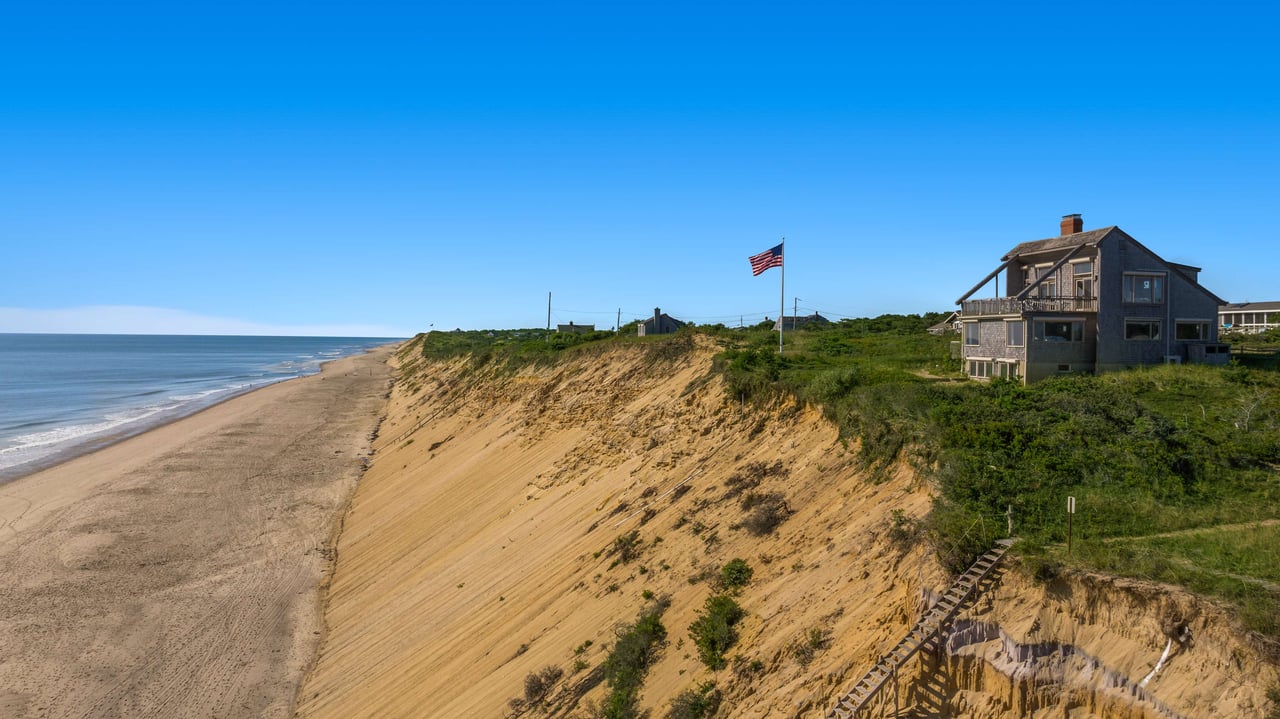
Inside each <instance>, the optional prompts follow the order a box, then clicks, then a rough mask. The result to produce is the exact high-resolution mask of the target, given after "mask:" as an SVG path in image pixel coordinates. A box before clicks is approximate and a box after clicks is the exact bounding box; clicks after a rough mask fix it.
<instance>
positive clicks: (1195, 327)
mask: <svg viewBox="0 0 1280 719" xmlns="http://www.w3.org/2000/svg"><path fill="white" fill-rule="evenodd" d="M1173 338H1174V339H1179V340H1189V341H1193V342H1207V341H1208V340H1209V322H1208V321H1198V320H1197V321H1181V320H1179V321H1178V322H1175V323H1173Z"/></svg>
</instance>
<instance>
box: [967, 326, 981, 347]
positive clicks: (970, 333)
mask: <svg viewBox="0 0 1280 719" xmlns="http://www.w3.org/2000/svg"><path fill="white" fill-rule="evenodd" d="M981 338H982V335H981V333H979V332H978V323H977V322H965V323H964V343H965V344H966V345H969V346H970V347H973V346H977V345H979V344H981V343H982V342H981Z"/></svg>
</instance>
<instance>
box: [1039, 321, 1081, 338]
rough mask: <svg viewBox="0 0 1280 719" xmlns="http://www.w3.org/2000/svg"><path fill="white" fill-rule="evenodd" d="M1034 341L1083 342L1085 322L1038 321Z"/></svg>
mask: <svg viewBox="0 0 1280 719" xmlns="http://www.w3.org/2000/svg"><path fill="white" fill-rule="evenodd" d="M1032 330H1033V331H1032V335H1031V337H1032V339H1034V340H1036V341H1037V342H1083V341H1084V321H1083V320H1036V321H1035V322H1034V323H1033V324H1032Z"/></svg>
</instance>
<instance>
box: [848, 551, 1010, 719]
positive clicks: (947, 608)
mask: <svg viewBox="0 0 1280 719" xmlns="http://www.w3.org/2000/svg"><path fill="white" fill-rule="evenodd" d="M1012 544H1013V540H1012V539H1001V540H999V541H997V542H996V546H994V547H992V548H991V550H990V551H988V552H987V553H986V554H983V555H982V556H981V557H978V560H977V561H976V562H974V563H973V566H971V567H969V569H967V570H965V573H964V574H961V575H960V576H959V577H956V580H955V581H954V582H952V583H951V586H950V587H949V588H948V589H947V591H946V593H945V594H943V595H942V598H941V599H939V600H938V601H937V603H935V604H934V605H933V606H932V607H930V608H929V611H927V612H925V613H924V616H923V617H921V618H920V621H918V622H916V624H915V626H913V627H912V628H911V631H909V632H907V635H906V636H905V637H903V638H902V640H901V641H899V642H898V644H897V645H896V646H895V647H894V648H893V649H892V650H890V651H889V653H888V654H885V655H883V656H881V657H880V660H879V661H877V662H876V664H875V666H873V667H871V670H870V671H868V672H867V673H866V674H865V675H864V676H863V677H862V678H861V679H859V680H858V683H857V684H854V685H853V688H852V689H850V690H849V691H848V693H846V694H845V695H844V696H843V697H841V698H840V700H839V701H837V702H836V705H835V706H834V707H832V708H831V711H829V712H827V719H857V718H858V717H861V716H862V714H861V712H862V711H863V708H864V707H866V706H867V705H868V704H869V703H870V702H871V700H872V699H874V698H875V697H876V696H877V695H879V694H880V692H881V691H882V690H883V689H884V688H885V686H887V685H888V684H889V680H890V679H893V680H894V681H893V682H892V684H893V690H894V704H895V705H896V704H897V691H898V682H897V678H898V669H899V667H901V666H902V665H903V664H905V663H906V662H907V660H909V659H911V657H913V656H915V654H916V652H918V651H920V648H921V647H922V646H923V645H924V644H925V643H927V642H929V641H930V640H931V639H940V638H941V635H942V630H944V629H945V628H946V627H947V625H949V624H950V623H951V620H952V619H953V618H954V617H955V614H956V612H957V611H958V610H959V609H960V607H961V606H962V605H963V604H964V603H965V602H966V601H967V600H968V599H969V597H970V596H972V595H973V592H974V590H975V589H977V587H978V585H979V584H980V583H981V582H982V580H983V579H986V577H987V575H988V574H990V573H991V570H993V569H995V567H996V565H997V564H999V563H1000V560H1001V559H1003V558H1004V555H1005V552H1007V551H1009V546H1010V545H1012Z"/></svg>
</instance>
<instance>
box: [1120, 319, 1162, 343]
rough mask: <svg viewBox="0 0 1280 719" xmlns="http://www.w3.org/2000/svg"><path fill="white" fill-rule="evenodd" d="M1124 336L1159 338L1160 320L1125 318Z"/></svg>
mask: <svg viewBox="0 0 1280 719" xmlns="http://www.w3.org/2000/svg"><path fill="white" fill-rule="evenodd" d="M1124 338H1125V339H1127V340H1158V339H1160V320H1125V321H1124Z"/></svg>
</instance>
